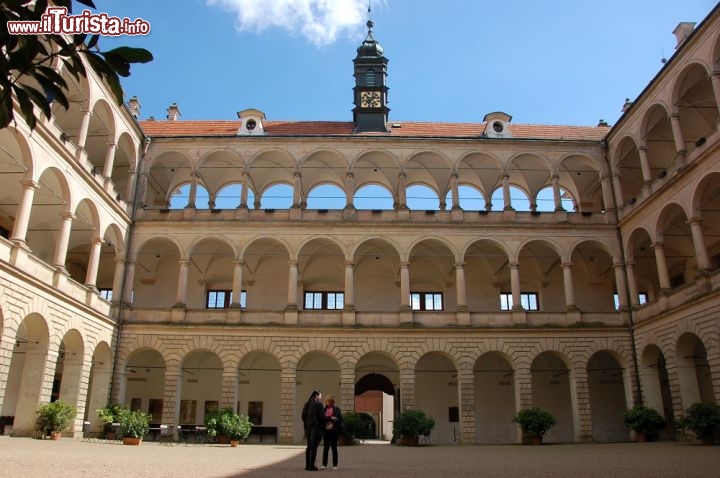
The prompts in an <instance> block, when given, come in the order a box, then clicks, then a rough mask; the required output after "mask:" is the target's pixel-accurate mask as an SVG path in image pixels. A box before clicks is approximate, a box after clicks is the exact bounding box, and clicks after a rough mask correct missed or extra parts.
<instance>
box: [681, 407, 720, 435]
mask: <svg viewBox="0 0 720 478" xmlns="http://www.w3.org/2000/svg"><path fill="white" fill-rule="evenodd" d="M678 427H679V428H680V429H682V430H685V429H686V428H687V429H688V430H690V431H691V432H693V433H694V434H695V436H696V437H697V438H698V439H699V440H700V441H702V442H703V444H705V445H713V444H714V443H715V442H716V441H717V440H720V405H718V404H717V403H693V404H692V405H690V406H689V407H688V408H687V410H685V416H683V417H680V418H678Z"/></svg>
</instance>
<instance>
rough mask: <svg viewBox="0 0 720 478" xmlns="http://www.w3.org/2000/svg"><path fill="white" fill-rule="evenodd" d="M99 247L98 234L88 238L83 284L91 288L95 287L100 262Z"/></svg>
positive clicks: (100, 240) (100, 244)
mask: <svg viewBox="0 0 720 478" xmlns="http://www.w3.org/2000/svg"><path fill="white" fill-rule="evenodd" d="M101 248H102V238H100V237H98V236H94V237H92V238H91V239H90V259H89V260H88V268H87V273H86V274H85V286H86V287H89V288H91V289H97V287H96V281H97V274H98V267H99V264H100V251H101Z"/></svg>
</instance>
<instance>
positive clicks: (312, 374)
mask: <svg viewBox="0 0 720 478" xmlns="http://www.w3.org/2000/svg"><path fill="white" fill-rule="evenodd" d="M296 377H297V380H296V385H295V397H297V398H296V400H297V403H296V405H295V410H296V415H297V420H295V441H296V442H300V441H302V440H303V435H304V431H303V426H302V420H301V419H300V411H301V410H302V408H303V405H304V404H305V402H306V401H307V400H308V397H310V394H311V393H312V391H313V390H320V391H321V392H322V394H323V396H327V395H334V396H335V397H336V399H338V397H341V394H340V365H339V364H338V363H337V360H335V359H334V358H333V357H331V356H330V355H328V354H326V353H323V352H310V353H307V354H305V355H304V356H303V357H302V359H300V361H299V362H298V366H297V371H296ZM339 401H340V402H341V398H340V400H339ZM338 406H340V407H341V408H344V409H346V410H347V409H348V406H347V405H346V404H344V403H342V402H341V403H338Z"/></svg>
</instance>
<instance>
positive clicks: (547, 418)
mask: <svg viewBox="0 0 720 478" xmlns="http://www.w3.org/2000/svg"><path fill="white" fill-rule="evenodd" d="M512 421H513V422H514V423H517V424H518V426H519V427H520V429H521V430H522V432H523V434H524V435H525V436H526V437H538V438H542V437H543V436H545V433H547V431H548V430H550V429H551V428H552V427H553V425H555V424H556V423H557V418H555V415H553V414H552V413H550V412H548V411H547V410H543V409H542V408H540V407H530V408H526V409H524V410H520V411H519V412H518V413H517V415H515V416H514V417H513V419H512Z"/></svg>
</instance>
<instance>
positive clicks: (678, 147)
mask: <svg viewBox="0 0 720 478" xmlns="http://www.w3.org/2000/svg"><path fill="white" fill-rule="evenodd" d="M670 126H671V127H672V134H673V140H674V141H675V151H677V153H678V155H680V156H681V159H683V158H684V156H685V153H686V152H687V150H686V149H685V140H684V139H683V134H682V127H681V126H680V114H679V113H673V114H671V115H670Z"/></svg>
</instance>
